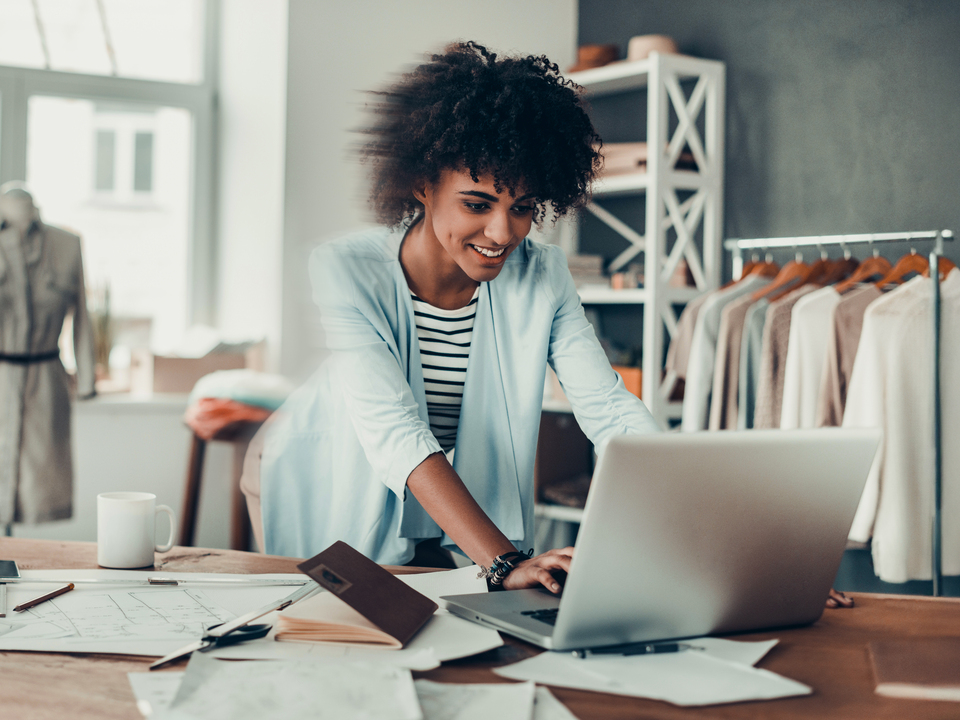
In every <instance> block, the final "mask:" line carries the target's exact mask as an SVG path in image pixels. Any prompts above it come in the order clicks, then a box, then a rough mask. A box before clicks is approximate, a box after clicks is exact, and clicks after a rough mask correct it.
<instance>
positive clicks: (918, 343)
mask: <svg viewBox="0 0 960 720" xmlns="http://www.w3.org/2000/svg"><path fill="white" fill-rule="evenodd" d="M932 304H933V303H932V288H931V280H930V279H928V278H924V277H916V278H914V279H913V280H910V281H908V282H906V283H904V284H903V285H902V286H900V287H899V288H897V289H896V290H893V291H892V292H889V293H887V294H886V295H884V296H883V297H881V298H879V299H877V300H875V301H874V302H873V303H871V304H870V305H869V307H867V309H866V312H865V313H864V319H863V332H862V334H861V336H860V344H859V348H858V350H857V356H856V360H855V362H854V367H853V373H852V375H851V378H850V384H849V389H848V392H847V401H846V407H845V409H844V416H843V426H844V427H877V426H879V427H881V428H882V429H883V441H882V443H881V446H880V450H879V451H878V453H877V458H876V460H875V461H874V465H873V468H872V469H871V471H870V475H869V477H868V478H867V485H866V488H865V489H864V492H863V496H862V498H861V500H860V505H859V507H858V508H857V513H856V516H855V518H854V522H853V527H852V528H851V531H850V539H852V540H856V541H859V542H865V541H866V540H868V539H871V538H872V542H871V548H872V553H873V563H874V569H875V571H876V573H877V575H878V576H879V577H880V578H881V579H882V580H885V581H887V582H906V581H907V580H929V579H930V578H931V575H932V572H931V556H932V549H931V546H932V541H931V529H932V519H931V514H932V513H931V511H932V508H933V482H932V476H933V470H934V457H933V442H932V439H931V438H932V437H933V391H932V388H931V376H930V371H931V368H932V367H933V347H932V346H933V337H932V335H933V320H932ZM941 353H942V355H941V365H940V367H941V388H940V390H941V395H940V404H941V410H942V433H943V434H942V437H943V440H944V443H943V462H942V469H943V504H942V507H943V515H942V517H943V572H944V574H946V575H960V446H958V444H957V443H956V442H955V441H954V440H955V439H956V438H957V437H960V270H957V269H954V270H953V271H952V272H951V273H950V274H949V275H948V276H947V277H946V278H945V279H944V280H943V282H942V284H941Z"/></svg>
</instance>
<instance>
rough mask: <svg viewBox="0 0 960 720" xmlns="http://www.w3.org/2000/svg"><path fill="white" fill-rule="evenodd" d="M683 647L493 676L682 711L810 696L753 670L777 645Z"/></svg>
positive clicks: (550, 656) (571, 660)
mask: <svg viewBox="0 0 960 720" xmlns="http://www.w3.org/2000/svg"><path fill="white" fill-rule="evenodd" d="M687 642H688V643H689V644H690V645H692V646H694V647H695V648H696V649H690V650H684V651H681V652H677V653H664V654H656V655H634V656H629V657H625V656H622V655H621V656H610V655H606V656H604V655H601V656H594V657H590V658H586V659H581V658H578V657H576V656H574V655H572V654H568V653H559V652H545V653H541V654H540V655H537V656H535V657H532V658H529V659H527V660H523V661H521V662H519V663H516V664H514V665H508V666H506V667H502V668H497V669H495V670H494V672H495V673H497V674H498V675H502V676H503V677H507V678H512V679H514V680H529V681H534V682H538V683H544V684H546V685H557V686H560V687H570V688H578V689H581V690H593V691H596V692H605V693H612V694H614V695H628V696H631V697H644V698H650V699H653V700H663V701H665V702H669V703H673V704H674V705H682V706H694V705H717V704H721V703H732V702H743V701H747V700H771V699H773V698H781V697H791V696H794V695H808V694H810V693H811V692H812V690H811V689H810V687H808V686H807V685H804V684H802V683H798V682H795V681H793V680H789V679H787V678H785V677H781V676H780V675H777V674H775V673H772V672H769V671H767V670H760V669H758V668H755V667H753V665H754V663H756V662H758V661H759V660H760V658H762V657H763V656H764V655H766V653H767V652H768V651H769V650H770V648H772V647H773V646H774V645H775V644H776V642H777V641H776V640H770V641H768V642H760V643H740V642H734V641H732V640H721V639H718V638H700V639H698V640H689V641H687Z"/></svg>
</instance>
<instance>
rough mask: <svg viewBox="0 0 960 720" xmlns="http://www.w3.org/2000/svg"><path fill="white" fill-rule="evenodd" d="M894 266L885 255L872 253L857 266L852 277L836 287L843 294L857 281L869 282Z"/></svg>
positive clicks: (883, 274) (882, 275)
mask: <svg viewBox="0 0 960 720" xmlns="http://www.w3.org/2000/svg"><path fill="white" fill-rule="evenodd" d="M892 268H893V266H892V265H891V264H890V261H889V260H887V259H886V258H885V257H880V256H879V255H871V256H870V257H868V258H867V259H866V260H864V261H863V262H862V263H860V265H859V266H857V269H856V270H854V271H853V273H851V275H850V277H848V278H847V279H846V280H843V281H841V282H838V283H837V284H836V286H835V288H834V289H835V290H836V291H837V292H838V293H840V294H841V295H843V294H844V293H845V292H847V291H848V290H849V289H850V288H852V287H853V286H854V285H856V284H857V283H862V282H867V281H868V280H870V279H872V278H875V277H877V276H880V277H884V276H885V275H886V274H887V273H889V272H890V270H891V269H892Z"/></svg>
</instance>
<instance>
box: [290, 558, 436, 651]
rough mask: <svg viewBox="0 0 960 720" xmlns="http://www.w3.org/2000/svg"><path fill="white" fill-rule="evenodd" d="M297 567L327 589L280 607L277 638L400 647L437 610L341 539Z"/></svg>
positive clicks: (432, 604) (428, 601)
mask: <svg viewBox="0 0 960 720" xmlns="http://www.w3.org/2000/svg"><path fill="white" fill-rule="evenodd" d="M297 567H298V568H300V570H302V571H303V572H304V573H306V574H307V575H308V576H310V577H311V578H313V579H314V580H316V581H317V583H318V584H319V585H320V586H321V587H323V588H324V589H325V590H329V592H325V593H319V594H317V595H314V596H313V597H310V598H307V599H306V600H301V601H300V602H299V603H296V604H294V605H292V606H290V607H289V608H288V609H287V610H284V611H283V612H281V613H280V616H279V619H278V621H277V629H276V636H275V637H276V639H277V640H287V641H291V640H292V641H302V642H329V643H336V644H363V645H380V646H383V647H392V648H401V647H403V646H404V645H406V644H407V643H408V642H409V641H410V639H411V638H412V637H413V636H414V635H416V634H417V631H418V630H420V628H422V627H423V626H424V625H425V624H426V622H427V621H428V620H429V619H430V618H431V617H432V616H433V613H434V612H436V610H437V604H436V603H435V602H434V601H433V600H431V599H430V598H428V597H426V596H424V595H421V594H420V593H418V592H417V591H416V590H414V589H413V588H411V587H410V586H409V585H407V584H406V583H404V582H403V581H401V580H399V579H397V578H396V577H394V576H393V575H391V574H390V573H389V572H388V571H387V570H384V569H383V568H382V567H380V566H379V565H377V564H376V563H375V562H373V561H372V560H370V559H369V558H367V557H365V556H364V555H362V554H361V553H359V552H357V551H356V550H354V549H353V548H352V547H350V546H349V545H347V544H346V543H345V542H339V541H338V542H335V543H334V544H333V545H331V546H330V547H328V548H327V549H326V550H324V551H323V552H322V553H320V554H319V555H315V556H314V557H312V558H310V559H309V560H307V561H305V562H303V563H300V565H298V566H297Z"/></svg>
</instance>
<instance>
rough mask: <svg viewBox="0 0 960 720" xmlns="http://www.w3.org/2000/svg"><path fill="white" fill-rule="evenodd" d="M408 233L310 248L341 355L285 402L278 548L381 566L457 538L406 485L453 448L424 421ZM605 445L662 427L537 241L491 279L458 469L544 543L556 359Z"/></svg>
mask: <svg viewBox="0 0 960 720" xmlns="http://www.w3.org/2000/svg"><path fill="white" fill-rule="evenodd" d="M402 239H403V232H402V229H401V230H397V231H391V230H387V229H377V230H370V231H365V232H360V233H355V234H353V235H350V236H347V237H345V238H342V239H340V240H336V241H334V242H330V243H326V244H324V245H322V246H320V247H319V248H317V250H315V251H314V253H313V255H312V256H311V258H310V279H311V281H312V283H313V288H314V299H315V300H316V301H317V303H318V304H319V305H320V307H321V317H322V321H323V326H324V329H325V331H326V334H327V344H328V346H329V347H330V349H331V350H332V351H333V352H332V355H331V357H330V358H329V359H328V360H327V361H326V362H325V363H324V364H323V365H322V366H321V368H320V370H319V371H318V372H317V373H316V374H315V375H314V376H313V378H312V379H311V380H310V381H308V383H307V384H305V385H304V386H303V387H301V388H300V389H299V390H297V391H296V392H295V393H294V394H293V395H292V396H291V397H290V398H289V400H288V401H287V402H286V403H285V404H284V406H283V407H282V408H281V409H280V411H279V412H278V415H277V417H276V421H275V422H274V423H272V428H271V430H270V432H269V433H268V434H267V437H266V442H265V446H264V452H263V457H262V462H261V501H262V507H263V524H264V534H265V544H266V547H265V551H266V552H267V553H270V554H275V555H288V556H296V557H310V556H312V555H314V554H316V553H318V552H320V551H321V550H323V549H325V548H326V547H327V546H329V545H330V544H331V543H333V542H334V541H336V540H343V541H345V542H347V543H348V544H350V545H352V546H353V547H355V548H356V549H358V550H359V551H360V552H362V553H364V554H365V555H366V556H367V557H370V558H372V559H373V560H375V561H377V562H379V563H384V564H403V563H405V562H408V561H409V560H410V559H411V558H412V557H413V552H414V545H415V544H416V542H417V541H418V540H422V539H425V538H433V537H442V538H443V539H442V544H443V545H444V547H449V548H452V549H455V545H454V543H453V541H452V540H451V539H450V538H449V537H447V536H446V535H445V534H444V533H443V531H442V530H441V529H440V527H439V526H438V525H437V524H436V523H435V522H434V521H433V520H432V519H431V518H430V516H429V515H428V514H427V513H426V511H424V509H423V508H422V507H421V506H420V504H419V503H418V502H417V500H416V498H415V497H413V494H412V493H408V492H406V481H407V477H408V476H409V475H410V473H411V472H412V471H413V470H414V469H415V468H416V467H417V466H418V465H419V464H420V463H421V462H423V460H424V459H425V458H426V457H427V456H428V455H431V454H433V453H436V452H440V445H439V444H438V443H437V441H436V439H435V438H434V437H433V434H432V433H431V432H430V426H429V423H428V420H427V411H426V400H425V395H424V387H423V374H422V369H421V364H420V350H419V343H418V340H417V329H416V325H415V322H414V316H413V306H412V304H411V300H410V290H409V289H408V287H407V283H406V279H405V277H404V274H403V270H402V268H401V266H400V261H399V253H400V243H401V241H402ZM548 363H549V365H550V366H551V367H552V368H553V369H554V370H555V371H556V373H557V376H558V378H559V380H560V383H561V385H562V386H563V389H564V392H565V393H566V395H567V397H568V398H569V400H570V402H571V404H572V406H573V411H574V414H575V416H576V419H577V422H578V423H579V424H580V427H581V428H583V430H584V432H585V433H586V435H587V436H588V437H589V438H590V440H591V441H593V443H594V444H595V445H597V447H599V448H602V447H603V446H604V445H605V443H606V441H607V440H609V439H610V438H611V437H613V436H615V435H621V434H627V433H649V432H656V431H658V430H659V428H658V426H657V424H656V422H655V421H654V419H653V417H652V416H651V415H650V413H649V412H648V411H647V408H646V407H645V406H644V405H643V403H642V402H640V400H638V399H637V398H636V397H635V396H634V395H632V394H630V393H629V392H628V391H627V390H626V388H624V386H623V382H622V381H621V380H620V376H619V375H617V373H616V372H614V371H613V369H612V368H611V367H610V363H609V362H608V361H607V358H606V356H605V355H604V352H603V350H602V348H601V347H600V344H599V342H597V338H596V335H595V334H594V331H593V327H592V326H591V325H590V323H589V322H588V321H587V319H586V317H585V316H584V313H583V308H582V306H581V305H580V298H579V296H578V295H577V291H576V289H575V288H574V285H573V280H572V278H571V277H570V273H569V271H568V270H567V264H566V259H565V257H564V254H563V251H562V250H561V249H560V248H559V247H555V246H552V245H544V244H541V243H537V242H533V241H532V240H529V239H527V240H524V241H523V242H522V243H521V244H520V245H519V247H517V248H516V250H514V251H513V253H512V254H511V255H510V256H509V257H508V258H507V260H506V262H505V263H504V267H503V269H502V270H501V272H500V275H499V276H497V278H496V279H495V280H493V281H492V282H489V283H483V284H482V285H481V286H480V297H479V303H478V306H477V316H476V320H475V324H474V330H473V341H472V344H471V347H470V358H469V361H468V365H467V368H468V369H467V377H466V381H465V387H464V393H463V406H462V410H461V415H460V427H459V431H458V433H457V444H456V451H455V454H454V460H453V467H454V469H455V470H456V471H457V474H458V475H459V476H460V477H461V478H462V479H463V482H464V484H465V485H466V486H467V488H468V489H469V490H470V492H471V494H472V495H473V497H474V498H475V499H476V500H477V502H478V503H479V504H480V507H481V508H483V510H484V512H485V513H486V514H487V515H488V516H489V517H490V519H491V520H493V522H494V523H496V525H497V526H498V527H499V528H500V530H501V531H502V532H503V533H504V535H506V536H507V537H508V538H509V539H510V540H511V541H512V542H513V543H514V544H515V545H516V546H517V547H519V548H521V549H524V550H526V549H527V548H529V547H532V543H533V504H534V494H533V465H534V458H535V455H536V449H537V434H538V431H539V427H540V412H541V406H542V403H543V386H544V377H545V373H546V367H547V364H548Z"/></svg>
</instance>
